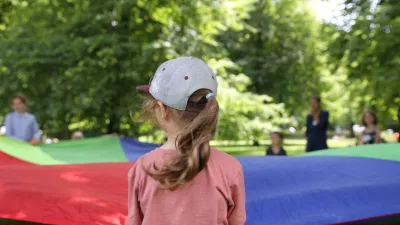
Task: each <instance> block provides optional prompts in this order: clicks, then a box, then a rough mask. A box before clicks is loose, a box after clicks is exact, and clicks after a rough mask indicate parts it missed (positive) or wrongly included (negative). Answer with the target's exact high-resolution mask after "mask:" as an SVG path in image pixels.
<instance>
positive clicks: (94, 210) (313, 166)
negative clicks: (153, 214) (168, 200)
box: [0, 137, 400, 225]
mask: <svg viewBox="0 0 400 225" xmlns="http://www.w3.org/2000/svg"><path fill="white" fill-rule="evenodd" d="M155 147H157V145H154V144H147V143H141V142H138V141H135V140H131V139H126V138H118V137H107V138H94V139H86V140H80V141H65V142H60V143H57V144H50V145H40V146H31V145H28V144H25V143H23V142H20V141H16V140H12V139H8V138H6V137H0V149H1V150H0V218H8V219H14V220H25V221H32V222H39V223H45V224H62V225H63V224H65V225H93V224H104V225H118V224H125V221H126V215H127V172H128V170H129V168H130V167H131V166H132V165H133V164H134V161H135V160H136V159H138V158H139V157H140V156H141V155H143V154H144V153H146V152H148V151H151V150H152V149H153V148H155ZM238 159H239V160H240V162H241V163H242V165H243V169H244V174H245V182H246V207H247V217H248V220H247V222H246V224H248V225H264V224H274V225H275V224H278V225H285V224H287V225H314V224H315V225H321V224H348V223H353V222H355V221H370V220H376V219H385V218H391V217H396V216H400V191H399V190H400V175H399V174H400V145H399V144H382V145H373V146H372V145H371V146H362V147H353V148H345V149H334V150H325V151H319V152H315V153H312V154H305V155H302V156H299V157H239V158H238ZM193 194H195V193H193ZM166 207H169V206H166Z"/></svg>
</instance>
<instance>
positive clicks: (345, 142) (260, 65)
mask: <svg viewBox="0 0 400 225" xmlns="http://www.w3.org/2000/svg"><path fill="white" fill-rule="evenodd" d="M399 15H400V4H398V2H397V1H395V0H380V1H379V0H346V1H344V0H343V1H342V0H326V1H323V0H315V1H313V0H279V1H273V0H247V1H243V0H198V1H193V0H176V1H168V0H151V1H150V0H149V1H144V0H136V1H127V0H102V1H98V0H97V1H95V0H0V123H1V122H2V121H4V116H5V115H6V113H8V112H10V111H11V109H10V98H11V96H12V95H14V94H16V93H23V94H24V95H26V96H27V97H28V99H29V101H28V102H29V103H28V105H29V109H30V111H31V112H32V113H34V114H35V115H36V117H37V119H38V122H39V125H40V129H41V130H42V132H43V135H45V136H47V137H57V138H59V139H68V138H70V136H71V134H72V133H73V132H74V131H76V130H81V131H83V132H84V134H85V136H86V137H94V136H100V135H103V134H109V133H114V132H116V133H119V134H121V135H124V136H129V137H134V138H139V140H141V141H147V142H156V143H160V142H162V140H163V138H164V137H163V135H162V133H161V132H160V131H159V130H158V129H157V128H155V127H154V126H152V125H151V124H149V123H142V122H140V102H141V100H140V96H139V95H138V94H137V92H136V91H135V86H136V85H139V84H144V83H148V82H149V80H150V78H151V77H152V76H153V73H154V71H155V69H156V68H157V67H158V65H159V64H160V63H162V62H163V61H165V60H168V59H171V58H174V57H177V56H181V55H192V56H195V57H199V58H202V59H204V60H205V61H206V62H207V63H208V64H209V65H210V66H211V67H212V68H213V69H214V70H215V72H216V74H217V76H218V80H219V84H220V88H219V93H218V101H219V104H220V109H221V112H220V122H219V129H218V132H217V135H216V137H215V141H214V143H213V144H214V145H215V146H218V147H219V148H220V149H222V150H225V151H228V152H231V153H232V154H235V155H248V154H254V155H260V154H263V151H264V149H265V147H264V146H265V145H267V144H269V142H268V139H269V133H270V132H271V131H273V130H276V129H280V130H282V131H283V132H284V133H285V135H286V136H287V138H286V140H285V145H286V149H287V151H288V153H289V154H290V155H293V154H298V153H301V152H303V151H304V148H305V140H304V132H305V117H306V115H307V113H308V112H309V97H310V96H311V95H320V96H321V97H322V101H323V108H324V109H326V110H328V111H329V112H330V123H331V126H330V132H329V134H330V136H331V137H332V136H335V137H336V139H335V140H334V139H330V140H329V142H328V144H329V146H330V147H331V148H336V147H344V146H349V145H354V144H355V139H354V136H353V134H352V132H351V130H352V129H351V127H352V126H353V125H354V124H359V123H360V120H361V115H362V111H363V110H364V109H366V108H371V109H374V110H376V112H377V114H378V117H379V126H380V128H381V129H382V130H384V131H386V130H387V129H396V128H395V126H396V123H397V118H396V114H397V109H398V106H399V105H400V91H399V82H400V74H399V71H400V70H399V65H400V56H399V54H398V53H399V52H400V38H399V35H400V16H399ZM337 127H341V129H337ZM384 133H387V132H384ZM383 135H384V136H383V137H384V138H386V139H387V140H388V141H392V140H393V138H392V136H391V135H390V133H389V134H388V135H385V134H383ZM257 144H259V145H260V146H257Z"/></svg>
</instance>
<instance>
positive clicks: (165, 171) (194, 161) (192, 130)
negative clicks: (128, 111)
mask: <svg viewBox="0 0 400 225" xmlns="http://www.w3.org/2000/svg"><path fill="white" fill-rule="evenodd" d="M209 93H210V91H209V90H206V89H201V90H198V91H196V92H195V93H194V94H193V95H192V96H191V97H190V98H189V102H188V106H187V108H186V110H185V111H177V110H174V109H171V110H172V111H173V112H174V114H175V118H176V119H177V121H181V124H182V131H181V132H180V133H179V135H178V136H177V138H176V140H175V145H176V150H177V151H178V154H177V155H176V156H175V157H174V158H172V159H169V160H167V161H165V162H164V164H163V165H162V167H159V166H157V165H156V163H155V162H154V163H153V164H152V170H153V171H151V170H150V169H149V168H146V167H145V166H144V164H143V161H142V168H143V169H144V171H145V172H146V173H147V174H148V175H149V176H151V177H152V178H153V179H154V180H156V181H157V182H158V183H159V184H161V186H162V187H164V188H168V189H170V190H175V189H176V188H178V187H179V186H180V185H183V184H185V183H186V182H188V181H190V180H192V179H193V178H194V177H195V176H196V175H197V174H198V173H199V172H200V171H201V170H202V169H203V168H204V167H205V166H206V165H207V162H208V159H209V157H210V153H211V147H210V140H211V139H212V138H213V136H214V135H215V132H216V127H217V124H218V111H219V106H218V102H217V100H216V99H215V97H214V96H211V97H210V98H208V99H207V98H206V95H207V94H209ZM154 101H155V100H154V99H150V100H148V101H147V102H145V104H144V107H143V111H144V113H145V116H147V118H149V119H154V116H151V113H150V112H151V111H152V110H151V109H150V107H156V105H157V104H155V103H154Z"/></svg>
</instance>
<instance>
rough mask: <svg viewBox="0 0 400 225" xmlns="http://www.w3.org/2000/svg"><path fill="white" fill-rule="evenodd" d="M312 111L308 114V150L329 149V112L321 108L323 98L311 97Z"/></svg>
mask: <svg viewBox="0 0 400 225" xmlns="http://www.w3.org/2000/svg"><path fill="white" fill-rule="evenodd" d="M310 105H311V112H310V114H308V115H307V131H306V136H307V146H306V151H307V152H311V151H316V150H321V149H327V148H328V144H327V139H328V137H327V130H328V126H329V112H327V111H324V110H322V109H321V98H320V97H318V96H312V97H311V99H310Z"/></svg>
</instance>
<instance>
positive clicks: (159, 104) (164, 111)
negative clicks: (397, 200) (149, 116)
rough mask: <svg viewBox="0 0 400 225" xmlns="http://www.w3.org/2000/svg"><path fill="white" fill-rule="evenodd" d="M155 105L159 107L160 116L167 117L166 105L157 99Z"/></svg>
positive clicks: (163, 118)
mask: <svg viewBox="0 0 400 225" xmlns="http://www.w3.org/2000/svg"><path fill="white" fill-rule="evenodd" d="M157 105H158V107H159V109H160V117H161V119H162V120H165V119H167V117H168V114H169V110H168V107H166V106H165V105H164V104H163V103H162V102H160V101H157Z"/></svg>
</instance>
